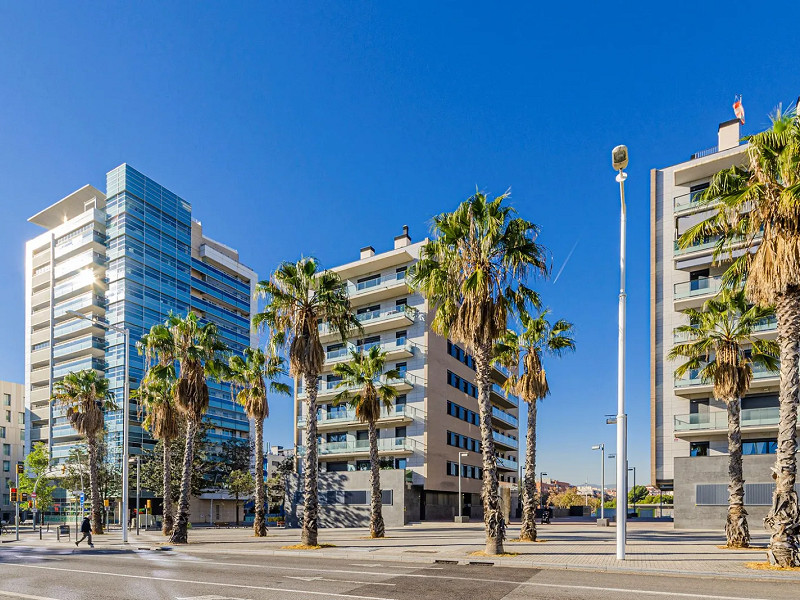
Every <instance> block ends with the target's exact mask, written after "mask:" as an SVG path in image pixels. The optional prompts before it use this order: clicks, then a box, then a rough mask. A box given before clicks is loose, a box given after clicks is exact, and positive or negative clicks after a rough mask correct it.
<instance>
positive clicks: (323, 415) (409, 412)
mask: <svg viewBox="0 0 800 600" xmlns="http://www.w3.org/2000/svg"><path fill="white" fill-rule="evenodd" d="M421 415H422V411H420V410H419V409H416V408H414V407H413V406H409V405H407V404H401V405H399V406H393V407H391V408H388V409H387V408H383V409H382V410H381V416H380V418H381V419H413V418H415V417H420V416H421ZM358 420H359V419H358V417H357V416H356V411H355V409H353V408H350V407H349V406H336V407H331V409H330V410H318V411H317V424H319V425H324V424H326V423H331V424H338V423H351V422H357V421H358ZM305 424H306V416H305V415H299V416H298V417H297V426H298V427H304V426H305Z"/></svg>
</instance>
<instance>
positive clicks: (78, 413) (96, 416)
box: [52, 369, 127, 534]
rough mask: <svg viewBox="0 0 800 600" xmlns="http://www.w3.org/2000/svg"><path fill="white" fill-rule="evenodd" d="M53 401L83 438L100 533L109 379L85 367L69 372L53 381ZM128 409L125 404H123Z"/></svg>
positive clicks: (111, 401) (111, 400)
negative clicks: (100, 450) (102, 447)
mask: <svg viewBox="0 0 800 600" xmlns="http://www.w3.org/2000/svg"><path fill="white" fill-rule="evenodd" d="M52 401H53V403H54V404H56V405H57V406H60V407H62V408H64V409H66V417H67V420H68V421H69V424H70V425H72V427H74V428H75V431H77V432H78V433H80V434H81V435H82V436H83V437H84V438H86V448H87V450H88V454H89V487H90V488H91V493H92V532H93V533H97V534H100V533H103V508H102V506H103V505H102V502H101V501H100V478H99V470H98V460H100V458H101V457H99V456H98V447H99V444H100V436H101V435H102V433H103V426H104V423H105V420H104V416H105V411H107V410H115V409H116V408H117V407H116V405H115V404H114V394H113V393H112V392H111V391H110V390H109V389H108V379H105V378H103V377H101V376H100V375H98V374H97V371H93V370H91V369H87V370H85V371H75V372H73V373H68V374H67V375H65V376H64V378H63V379H62V380H61V381H58V382H56V383H55V384H54V385H53V397H52ZM126 409H127V407H126Z"/></svg>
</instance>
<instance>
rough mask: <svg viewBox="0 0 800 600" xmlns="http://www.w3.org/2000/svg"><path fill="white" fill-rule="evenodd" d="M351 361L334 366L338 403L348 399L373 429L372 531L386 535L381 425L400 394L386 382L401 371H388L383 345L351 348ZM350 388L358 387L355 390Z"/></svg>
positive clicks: (362, 419) (369, 428)
mask: <svg viewBox="0 0 800 600" xmlns="http://www.w3.org/2000/svg"><path fill="white" fill-rule="evenodd" d="M350 355H351V361H350V362H349V363H340V364H337V365H335V366H334V367H333V372H334V373H335V374H336V375H339V376H340V377H341V378H342V379H341V381H340V382H339V383H338V385H337V386H336V387H338V388H343V389H342V391H341V392H339V393H338V394H337V395H336V398H335V400H334V401H335V402H336V403H337V404H338V403H340V402H348V403H349V404H350V406H351V407H352V408H353V409H354V410H355V412H356V417H358V420H359V421H361V422H362V423H366V424H367V427H368V430H369V467H370V485H371V488H372V498H371V503H370V518H369V534H370V537H373V538H382V537H383V536H384V534H385V532H386V528H385V526H384V523H383V514H382V503H381V472H380V467H381V466H380V461H379V460H378V426H377V424H376V423H377V421H378V419H379V418H380V416H381V408H384V407H386V408H391V406H392V400H393V399H394V398H396V397H397V392H396V391H395V389H394V388H393V387H392V386H390V385H386V381H388V380H391V379H398V378H399V377H400V371H398V370H397V369H389V370H388V371H384V370H383V369H384V366H385V365H386V353H385V352H381V349H380V347H379V346H372V347H371V348H370V349H369V350H367V352H366V353H365V352H363V351H362V352H358V351H355V350H353V351H351V353H350ZM347 388H356V389H357V391H355V392H354V393H351V392H350V390H348V389H347Z"/></svg>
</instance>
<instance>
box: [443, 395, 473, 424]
mask: <svg viewBox="0 0 800 600" xmlns="http://www.w3.org/2000/svg"><path fill="white" fill-rule="evenodd" d="M447 414H448V415H450V416H451V417H455V418H456V419H461V420H462V421H466V422H467V423H469V424H471V425H480V416H479V415H478V413H476V412H475V411H474V410H469V409H467V408H464V407H463V406H459V405H458V404H456V403H455V402H450V401H448V402H447Z"/></svg>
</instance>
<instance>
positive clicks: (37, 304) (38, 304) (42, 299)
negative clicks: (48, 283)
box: [31, 287, 50, 312]
mask: <svg viewBox="0 0 800 600" xmlns="http://www.w3.org/2000/svg"><path fill="white" fill-rule="evenodd" d="M49 304H50V288H49V287H46V288H45V289H43V290H40V291H38V292H36V293H35V294H33V295H31V312H36V311H37V310H40V309H42V308H44V307H45V306H47V305H49Z"/></svg>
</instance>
